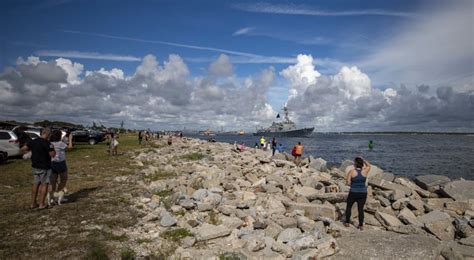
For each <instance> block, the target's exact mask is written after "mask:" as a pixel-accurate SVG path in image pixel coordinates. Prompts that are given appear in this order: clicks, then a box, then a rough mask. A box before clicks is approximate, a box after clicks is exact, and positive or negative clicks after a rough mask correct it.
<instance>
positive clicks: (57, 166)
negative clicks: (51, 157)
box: [51, 161, 67, 174]
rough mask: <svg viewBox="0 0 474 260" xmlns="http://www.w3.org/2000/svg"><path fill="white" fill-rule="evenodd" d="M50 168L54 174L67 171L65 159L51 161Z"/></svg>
mask: <svg viewBox="0 0 474 260" xmlns="http://www.w3.org/2000/svg"><path fill="white" fill-rule="evenodd" d="M51 169H52V170H53V173H54V174H59V173H63V172H66V171H67V165H66V161H62V162H51Z"/></svg>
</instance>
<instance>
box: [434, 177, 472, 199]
mask: <svg viewBox="0 0 474 260" xmlns="http://www.w3.org/2000/svg"><path fill="white" fill-rule="evenodd" d="M441 190H442V192H443V193H444V194H446V195H447V196H449V197H450V198H453V199H455V200H456V201H463V200H469V199H474V192H473V191H474V181H467V180H459V181H452V182H449V183H447V184H445V185H444V186H443V187H442V189H441Z"/></svg>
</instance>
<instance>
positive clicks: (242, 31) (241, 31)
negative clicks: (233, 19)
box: [232, 27, 255, 36]
mask: <svg viewBox="0 0 474 260" xmlns="http://www.w3.org/2000/svg"><path fill="white" fill-rule="evenodd" d="M254 29H255V28H253V27H244V28H241V29H238V30H237V31H235V32H234V33H233V34H232V35H233V36H238V35H245V34H248V33H249V32H251V31H253V30H254Z"/></svg>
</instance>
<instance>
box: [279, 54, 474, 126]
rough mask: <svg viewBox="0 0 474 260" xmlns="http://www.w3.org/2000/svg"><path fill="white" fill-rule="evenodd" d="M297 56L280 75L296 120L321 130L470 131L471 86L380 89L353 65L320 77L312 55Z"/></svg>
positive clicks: (473, 99) (473, 123)
mask: <svg viewBox="0 0 474 260" xmlns="http://www.w3.org/2000/svg"><path fill="white" fill-rule="evenodd" d="M299 57H301V58H299V59H298V63H297V64H296V65H292V66H289V67H288V68H286V69H284V70H283V71H282V72H281V75H282V76H283V77H284V78H286V79H287V80H288V82H289V83H290V86H291V87H290V97H289V99H288V106H289V108H290V109H291V111H293V114H292V116H293V117H295V118H297V119H298V121H299V122H304V123H305V124H306V125H314V126H316V129H317V130H319V131H331V130H332V131H333V130H343V131H351V130H363V131H367V130H394V131H397V130H453V129H456V130H464V131H472V130H473V129H474V117H472V115H473V114H474V88H473V85H472V84H471V88H470V89H471V90H468V91H464V92H460V91H457V90H455V89H453V87H437V88H434V89H435V91H434V92H431V91H430V88H431V87H429V86H427V85H419V86H418V87H417V88H415V89H416V90H412V89H411V88H408V87H406V86H404V85H400V86H393V87H391V88H387V89H385V90H380V89H377V88H373V87H372V85H371V80H370V78H369V76H368V75H367V74H365V73H363V72H362V71H361V70H360V69H358V68H357V67H347V66H343V67H342V68H341V69H340V71H339V72H338V73H336V74H334V75H321V74H320V73H319V72H318V71H316V70H315V68H314V66H312V65H311V64H313V63H314V62H313V61H312V57H311V56H308V55H306V56H302V55H300V56H299ZM303 57H304V58H303ZM295 111H297V113H295Z"/></svg>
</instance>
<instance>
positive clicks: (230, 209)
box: [217, 204, 237, 216]
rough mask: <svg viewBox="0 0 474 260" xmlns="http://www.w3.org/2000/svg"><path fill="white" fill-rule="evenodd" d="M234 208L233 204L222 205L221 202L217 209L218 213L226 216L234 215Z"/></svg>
mask: <svg viewBox="0 0 474 260" xmlns="http://www.w3.org/2000/svg"><path fill="white" fill-rule="evenodd" d="M236 209H237V208H236V207H235V206H233V205H222V204H221V205H219V207H218V208H217V210H219V212H220V213H222V214H224V215H227V216H230V215H234V214H235V212H236Z"/></svg>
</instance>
